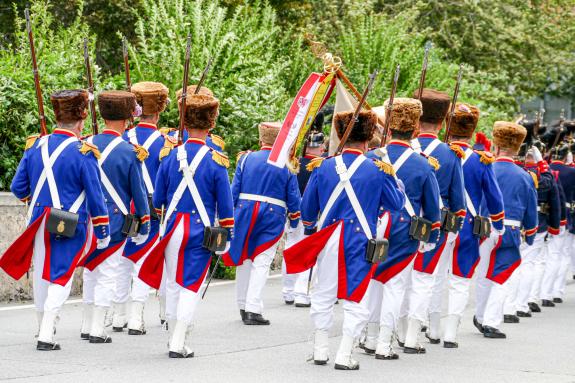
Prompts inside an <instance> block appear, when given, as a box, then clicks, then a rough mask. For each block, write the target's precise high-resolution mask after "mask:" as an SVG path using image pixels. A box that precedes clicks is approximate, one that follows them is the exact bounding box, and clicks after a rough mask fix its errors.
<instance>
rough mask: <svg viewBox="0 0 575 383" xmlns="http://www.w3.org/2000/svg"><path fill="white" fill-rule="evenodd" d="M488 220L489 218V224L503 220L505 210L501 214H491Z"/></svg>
mask: <svg viewBox="0 0 575 383" xmlns="http://www.w3.org/2000/svg"><path fill="white" fill-rule="evenodd" d="M489 218H491V222H497V221H501V220H502V219H504V218H505V210H504V211H502V212H501V213H497V214H491V215H490V216H489Z"/></svg>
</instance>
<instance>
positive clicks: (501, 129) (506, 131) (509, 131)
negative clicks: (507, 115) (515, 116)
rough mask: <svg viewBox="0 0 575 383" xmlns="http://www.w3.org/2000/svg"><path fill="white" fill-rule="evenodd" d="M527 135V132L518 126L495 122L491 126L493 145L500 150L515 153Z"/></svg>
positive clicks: (510, 123) (511, 123)
mask: <svg viewBox="0 0 575 383" xmlns="http://www.w3.org/2000/svg"><path fill="white" fill-rule="evenodd" d="M526 135H527V130H525V128H524V127H522V126H521V125H519V124H516V123H514V122H507V121H495V124H494V125H493V143H494V144H495V145H497V147H499V148H502V149H510V150H512V151H514V152H515V153H517V152H519V148H520V147H521V144H522V143H523V140H524V139H525V136H526Z"/></svg>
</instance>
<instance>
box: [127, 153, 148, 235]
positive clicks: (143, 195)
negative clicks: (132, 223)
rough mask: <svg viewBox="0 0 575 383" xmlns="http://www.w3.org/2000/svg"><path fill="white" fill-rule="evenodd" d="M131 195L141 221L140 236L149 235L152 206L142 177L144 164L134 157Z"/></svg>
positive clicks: (131, 168)
mask: <svg viewBox="0 0 575 383" xmlns="http://www.w3.org/2000/svg"><path fill="white" fill-rule="evenodd" d="M129 177H130V193H131V194H132V200H133V201H134V209H135V211H136V216H137V217H138V218H139V219H140V223H141V225H140V230H139V232H140V234H147V233H149V231H150V205H149V203H148V193H147V192H146V186H145V185H144V178H143V177H142V164H141V162H140V161H138V160H137V159H136V157H135V156H134V160H133V162H132V165H131V166H130V175H129Z"/></svg>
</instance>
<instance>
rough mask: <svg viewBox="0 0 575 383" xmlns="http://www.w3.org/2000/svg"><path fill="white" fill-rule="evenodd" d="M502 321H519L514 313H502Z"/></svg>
mask: <svg viewBox="0 0 575 383" xmlns="http://www.w3.org/2000/svg"><path fill="white" fill-rule="evenodd" d="M503 323H519V317H518V316H516V315H503Z"/></svg>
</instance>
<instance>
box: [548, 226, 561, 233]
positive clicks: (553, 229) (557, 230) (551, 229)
mask: <svg viewBox="0 0 575 383" xmlns="http://www.w3.org/2000/svg"><path fill="white" fill-rule="evenodd" d="M547 232H548V233H549V234H552V235H558V234H559V229H555V228H554V227H551V226H549V227H548V228H547Z"/></svg>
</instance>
